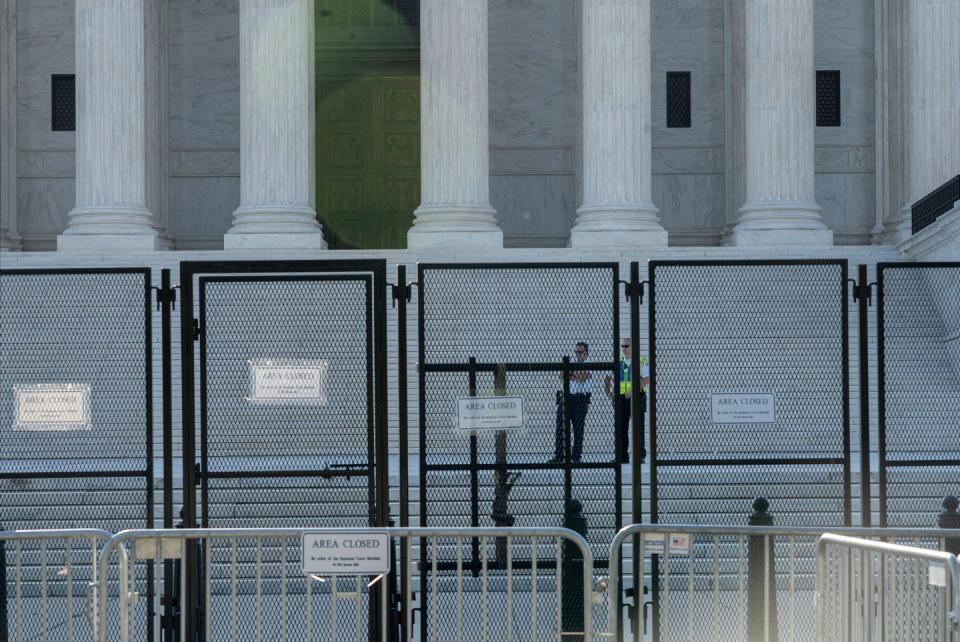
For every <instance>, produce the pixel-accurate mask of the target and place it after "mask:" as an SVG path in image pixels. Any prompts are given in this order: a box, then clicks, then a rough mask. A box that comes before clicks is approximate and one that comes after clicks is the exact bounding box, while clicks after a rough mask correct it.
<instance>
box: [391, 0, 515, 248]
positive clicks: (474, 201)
mask: <svg viewBox="0 0 960 642" xmlns="http://www.w3.org/2000/svg"><path fill="white" fill-rule="evenodd" d="M420 7H421V8H420V96H421V97H420V104H421V111H420V123H421V128H420V130H421V131H420V149H421V161H420V166H421V170H420V172H421V200H420V207H418V208H417V210H416V212H415V215H416V219H415V220H414V222H413V227H412V228H410V231H409V232H408V233H407V247H409V248H426V247H452V248H463V247H503V232H502V231H501V230H500V227H499V226H498V225H497V220H496V218H495V215H496V211H494V209H493V207H491V206H490V143H489V139H490V135H489V131H490V123H489V111H490V109H489V92H488V78H487V73H488V72H487V64H488V60H487V0H422V2H421V5H420Z"/></svg>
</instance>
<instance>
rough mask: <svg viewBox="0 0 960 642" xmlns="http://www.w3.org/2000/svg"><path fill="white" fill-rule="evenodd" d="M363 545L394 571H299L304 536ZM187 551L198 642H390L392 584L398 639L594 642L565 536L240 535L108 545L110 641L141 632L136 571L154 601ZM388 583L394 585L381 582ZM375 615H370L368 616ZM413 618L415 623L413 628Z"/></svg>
mask: <svg viewBox="0 0 960 642" xmlns="http://www.w3.org/2000/svg"><path fill="white" fill-rule="evenodd" d="M371 533H380V534H386V535H387V536H388V537H389V538H390V539H389V541H390V543H391V544H390V550H391V555H392V556H393V558H394V559H400V560H402V561H403V563H402V564H395V565H392V569H391V571H389V572H387V573H385V574H382V575H379V576H376V577H371V575H368V574H356V573H350V572H348V571H344V572H342V573H340V574H326V575H320V574H306V573H305V572H304V571H303V566H302V562H303V559H302V555H301V550H302V548H301V547H302V546H303V545H304V544H303V542H305V541H307V540H305V534H312V536H313V537H327V536H330V537H333V536H338V537H344V536H351V535H352V534H355V535H364V536H369V535H370V534H371ZM189 546H194V547H195V549H194V550H196V551H197V557H198V558H199V559H200V560H202V561H201V562H199V564H198V566H199V568H198V573H199V574H200V575H201V577H202V578H203V579H202V580H201V582H200V583H199V585H200V591H201V595H200V596H198V600H199V603H200V604H201V609H200V610H201V612H202V613H203V614H205V617H203V618H202V620H203V621H202V623H200V624H199V625H198V627H197V628H199V629H200V630H202V631H204V633H205V635H206V637H205V639H206V640H207V641H208V642H216V641H218V640H251V641H254V640H255V641H257V642H260V641H261V640H282V641H286V640H297V641H301V640H333V641H336V642H343V641H344V640H349V641H352V642H360V641H361V640H363V641H365V642H366V641H368V640H371V639H373V636H372V635H371V631H373V630H376V629H377V628H378V629H379V631H381V635H380V639H382V640H384V641H386V640H389V639H391V637H390V635H391V626H393V627H394V628H393V629H392V631H396V627H395V624H393V625H392V624H391V622H390V618H389V614H388V604H387V600H386V599H385V598H386V595H387V590H388V589H387V581H388V580H389V581H391V582H392V581H394V580H397V579H400V578H402V583H401V585H400V586H399V590H398V593H399V595H400V598H401V600H400V604H402V609H403V614H402V620H403V621H404V622H406V623H407V627H408V629H409V630H408V631H407V633H408V634H410V635H408V639H414V640H417V639H419V640H422V642H428V641H429V642H432V641H442V642H448V641H453V640H456V641H458V642H460V641H463V640H482V641H487V640H498V641H499V640H506V641H512V640H516V641H517V642H521V641H523V640H531V639H547V638H549V639H553V640H558V641H561V642H562V641H563V640H584V641H587V642H589V641H591V640H593V633H592V631H593V608H592V606H593V602H594V594H593V593H594V592H593V555H592V552H591V549H590V547H589V545H588V544H587V542H586V540H585V539H584V538H583V537H582V536H581V535H579V534H578V533H576V532H574V531H571V530H567V529H564V528H388V529H304V528H275V529H274V528H262V529H260V528H241V529H171V530H132V531H124V532H122V533H119V534H117V535H115V536H114V537H113V538H112V539H111V540H110V541H109V542H108V543H107V544H106V545H105V546H104V547H103V550H102V552H101V555H100V560H99V565H100V575H101V576H102V577H104V578H106V577H108V573H109V572H110V571H111V568H113V566H111V565H112V564H114V560H115V561H116V565H115V568H116V572H117V575H118V579H119V584H120V586H121V587H126V589H125V590H121V591H120V594H119V599H120V602H119V605H118V606H117V608H116V609H115V610H114V611H115V612H116V613H117V616H116V617H117V618H118V625H117V627H116V628H118V630H119V632H120V640H121V641H123V642H126V641H127V640H130V639H133V638H134V637H135V636H134V635H133V634H132V632H133V631H134V630H135V629H136V628H138V627H139V628H142V627H143V626H145V624H144V623H143V622H140V621H137V620H138V618H137V617H135V616H134V613H135V612H137V611H136V607H137V600H138V597H139V596H138V594H137V592H136V591H135V590H133V588H134V586H135V584H136V580H135V577H136V576H137V573H138V571H137V570H136V568H137V567H138V566H142V565H144V564H146V565H148V566H149V565H154V566H153V569H154V574H153V577H154V579H155V581H156V582H157V583H158V589H159V584H160V581H161V580H160V576H161V574H162V573H161V571H162V567H163V564H162V562H163V561H164V560H170V559H175V560H182V559H184V558H185V557H186V556H185V554H184V553H185V551H187V547H189ZM565 556H567V557H565ZM571 556H572V559H575V562H574V563H575V564H576V567H577V569H578V572H577V575H576V576H577V577H578V578H580V580H579V581H578V582H577V585H576V586H577V591H578V592H579V595H578V597H577V600H576V604H578V605H581V606H580V607H579V608H582V609H583V614H582V620H580V621H582V630H566V629H565V628H564V622H565V620H564V617H565V616H564V614H563V605H564V604H565V603H566V604H568V605H569V604H570V601H569V597H570V596H567V600H566V602H565V599H564V596H563V591H564V587H565V586H566V587H567V588H569V586H570V583H569V579H570V578H569V577H568V578H567V582H565V581H564V579H563V577H562V574H563V573H564V572H565V569H566V570H567V571H569V569H570V568H571V567H570V566H569V564H570V559H571ZM565 562H566V563H565ZM394 572H396V573H399V575H400V578H392V577H391V576H392V575H393V573H394ZM185 575H186V574H181V577H185ZM143 576H144V575H143V573H141V574H140V575H139V577H143ZM184 588H185V587H184ZM181 594H185V591H184V592H182V593H181ZM99 597H100V609H101V610H102V611H103V612H105V613H110V614H111V617H112V616H113V612H114V611H108V606H109V605H108V601H107V594H106V592H101V593H100V595H99ZM183 608H184V609H187V608H189V606H187V605H183ZM374 608H376V609H378V612H373V613H372V612H371V610H372V609H374ZM415 613H419V617H420V619H419V620H418V621H416V622H415V618H416V615H415ZM187 624H188V623H187V621H186V618H184V619H183V621H182V622H181V635H182V637H181V639H188V638H187V637H186V634H187V631H186V627H187ZM146 625H149V624H146ZM111 628H113V627H111ZM568 628H569V627H568ZM99 634H100V637H99V638H98V639H99V641H100V642H106V640H107V630H106V627H104V628H101V629H100V632H99Z"/></svg>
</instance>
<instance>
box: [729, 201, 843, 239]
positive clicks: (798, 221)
mask: <svg viewBox="0 0 960 642" xmlns="http://www.w3.org/2000/svg"><path fill="white" fill-rule="evenodd" d="M821 211H822V210H821V209H820V207H819V206H818V205H816V204H815V203H804V202H780V201H778V202H767V203H750V204H748V205H744V206H743V207H742V208H741V209H740V222H739V223H737V225H736V227H734V228H733V232H732V234H731V235H730V244H731V245H737V246H757V245H794V246H796V245H802V246H804V247H831V246H832V245H833V230H831V229H830V228H828V227H827V226H826V225H825V224H824V223H823V218H822V217H821V215H820V213H821Z"/></svg>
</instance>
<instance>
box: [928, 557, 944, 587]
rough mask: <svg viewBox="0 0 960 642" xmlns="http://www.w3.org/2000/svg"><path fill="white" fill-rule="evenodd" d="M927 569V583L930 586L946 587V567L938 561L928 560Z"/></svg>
mask: <svg viewBox="0 0 960 642" xmlns="http://www.w3.org/2000/svg"><path fill="white" fill-rule="evenodd" d="M928 569H929V574H928V578H929V583H930V586H941V587H944V588H946V586H947V567H946V566H944V565H943V564H941V563H939V562H930V566H929V567H928Z"/></svg>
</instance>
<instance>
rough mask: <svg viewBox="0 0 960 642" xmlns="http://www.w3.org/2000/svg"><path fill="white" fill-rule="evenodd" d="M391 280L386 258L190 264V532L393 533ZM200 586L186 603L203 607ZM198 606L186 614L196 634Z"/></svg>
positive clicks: (183, 270)
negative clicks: (383, 529)
mask: <svg viewBox="0 0 960 642" xmlns="http://www.w3.org/2000/svg"><path fill="white" fill-rule="evenodd" d="M385 275H386V265H385V263H384V262H383V261H289V262H216V263H204V262H187V263H182V264H181V266H180V283H181V290H182V299H183V302H182V306H181V323H182V334H181V342H182V345H181V350H182V368H183V373H182V381H183V426H184V443H183V453H184V471H183V478H184V487H185V488H191V486H193V485H197V486H199V495H200V497H199V507H198V505H197V497H196V493H191V492H188V493H185V502H184V522H185V523H186V524H187V525H194V524H199V525H201V526H203V527H230V528H237V527H245V526H251V527H253V526H256V527H279V526H287V527H290V526H301V527H302V526H314V527H317V526H319V527H333V526H338V527H358V526H359V527H363V526H386V525H387V521H388V504H387V501H388V483H389V468H388V466H389V463H388V458H387V425H386V423H387V422H386V418H387V415H386V411H387V408H386V405H387V404H386V391H387V381H386V378H387V370H386V296H387V294H386V276H385ZM248 553H249V551H248ZM261 553H262V554H263V555H267V556H268V557H269V556H270V555H277V554H279V553H278V550H277V548H276V547H271V548H266V549H264V550H263V551H261ZM209 555H211V556H212V559H206V560H200V559H197V558H198V557H199V555H198V554H197V552H196V551H193V550H192V551H190V554H189V555H188V556H187V560H186V562H185V564H186V565H187V568H188V569H191V570H193V569H198V568H199V571H196V573H195V574H196V575H202V574H203V573H204V572H206V571H205V569H204V565H206V566H207V567H209V568H210V570H209V572H210V573H217V572H218V570H217V569H218V568H223V567H224V565H225V564H227V562H228V561H229V558H230V555H231V551H230V550H228V549H226V548H222V547H221V548H213V549H211V550H210V552H209ZM261 561H263V560H261ZM267 561H269V560H267ZM280 567H282V564H279V563H277V564H275V565H273V566H270V565H267V566H266V568H267V569H270V568H273V569H277V568H280ZM195 579H199V582H195V581H192V582H190V583H189V584H190V591H193V592H194V593H193V594H191V593H190V592H188V594H187V595H186V596H185V600H186V602H185V603H186V604H201V602H198V596H197V595H196V594H195V591H196V588H195V587H196V586H197V585H201V586H202V585H203V578H202V577H200V578H195ZM276 585H277V583H276V582H273V583H272V584H269V583H268V584H267V586H276ZM214 586H216V584H215V585H214ZM201 611H202V609H200V608H197V609H195V610H194V609H189V608H186V609H185V610H184V612H185V614H186V618H187V626H188V630H197V631H202V630H203V628H204V627H203V622H202V620H201V615H202V614H200V615H198V613H199V612H201ZM373 612H374V613H376V610H374V611H373ZM364 628H365V630H367V629H368V630H369V633H370V635H373V634H374V633H375V630H374V629H375V628H376V621H375V620H371V621H370V622H365V623H364Z"/></svg>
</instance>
